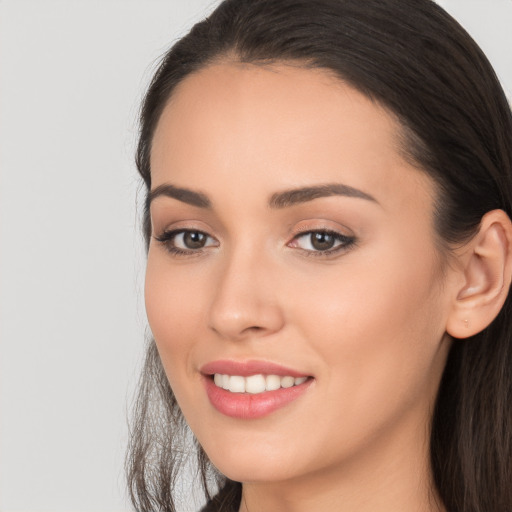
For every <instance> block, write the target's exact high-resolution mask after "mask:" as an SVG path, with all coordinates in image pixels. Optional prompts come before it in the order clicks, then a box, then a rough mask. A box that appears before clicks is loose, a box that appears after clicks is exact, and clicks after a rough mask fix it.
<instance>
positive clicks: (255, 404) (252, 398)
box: [201, 360, 314, 420]
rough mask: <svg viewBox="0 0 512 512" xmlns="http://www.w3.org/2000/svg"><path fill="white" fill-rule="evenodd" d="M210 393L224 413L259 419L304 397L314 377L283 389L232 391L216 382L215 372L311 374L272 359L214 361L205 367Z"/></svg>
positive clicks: (204, 374)
mask: <svg viewBox="0 0 512 512" xmlns="http://www.w3.org/2000/svg"><path fill="white" fill-rule="evenodd" d="M201 373H202V374H203V382H204V386H205V389H206V394H207V396H208V399H209V400H210V403H211V404H212V406H213V407H214V408H215V409H216V410H217V411H218V412H220V413H221V414H223V415H225V416H229V417H231V418H236V419H242V420H255V419H258V418H263V417H265V416H268V415H270V414H272V413H273V412H274V411H277V410H278V409H281V408H283V407H285V406H287V405H289V404H290V403H291V402H294V401H295V400H297V399H298V398H299V397H300V396H302V395H303V394H304V393H305V392H306V391H307V390H308V389H309V387H310V386H311V384H312V383H313V381H314V379H313V378H308V379H307V380H306V381H305V382H303V383H302V384H299V385H296V386H292V387H290V388H280V389H276V390H274V391H264V392H263V393H258V394H254V395H253V394H250V393H232V392H230V391H227V390H225V389H223V388H219V387H218V386H216V385H215V384H214V382H213V378H212V375H213V374H215V373H220V374H224V375H226V374H227V375H240V376H242V377H248V376H250V375H257V374H264V375H279V376H281V377H283V376H287V375H289V376H291V377H311V376H308V375H307V374H304V373H301V372H299V371H297V370H293V369H291V368H286V367H284V366H281V365H278V364H275V363H271V362H268V361H243V362H240V361H229V360H224V361H214V362H211V363H208V364H206V365H204V366H203V367H202V368H201Z"/></svg>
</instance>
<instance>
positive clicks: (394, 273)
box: [146, 62, 512, 512]
mask: <svg viewBox="0 0 512 512" xmlns="http://www.w3.org/2000/svg"><path fill="white" fill-rule="evenodd" d="M399 131H400V128H399V126H398V125H397V123H396V121H395V120H394V119H393V118H392V116H390V115H389V114H388V113H387V112H386V111H385V110H384V109H383V108H381V107H380V106H379V105H378V104H375V103H372V102H371V101H370V100H368V99H367V98H366V97H364V96H363V95H361V94H360V93H359V92H357V91H355V90H354V89H353V88H351V87H349V86H347V85H346V84H344V83H342V82H341V81H339V80H336V79H334V78H333V77H331V76H330V75H329V74H327V73H326V72H324V71H319V70H305V69H301V68H298V67H292V66H287V65H284V64H282V65H274V66H272V67H257V66H253V65H241V64H236V63H228V62H226V63H218V64H216V65H212V66H210V67H209V68H206V69H203V70H201V71H200V72H198V73H196V74H194V75H192V76H189V77H188V78H186V79H185V80H184V81H183V82H182V83H181V84H180V85H179V86H178V88H177V90H176V91H175V93H174V94H173V96H172V98H171V101H170V102H169V103H168V105H167V106H166V108H165V110H164V112H163V114H162V117H161V119H160V122H159V124H158V127H157V130H156V133H155V136H154V141H153V148H152V155H151V168H152V190H153V191H154V190H157V189H158V187H161V186H165V185H172V186H173V187H175V189H176V188H179V189H187V190H190V191H192V192H194V193H195V195H194V194H188V195H187V194H183V193H182V194H181V195H180V197H176V194H174V195H175V197H170V196H169V194H167V195H166V194H160V195H158V197H155V199H154V200H153V201H152V203H151V221H152V230H153V236H152V238H151V244H150V250H149V255H148V266H147V276H146V308H147V314H148V319H149V323H150V326H151V329H152V332H153V334H154V337H155V340H156V342H157V346H158V349H159V352H160V355H161V358H162V361H163V364H164V367H165V370H166V373H167V376H168V378H169V381H170V384H171V386H172V388H173V391H174V393H175V395H176V397H177V399H178V403H179V404H180V407H181V409H182V411H183V413H184V415H185V418H186V419H187V421H188V423H189V425H190V427H191V428H192V430H193V432H194V433H195V435H196V437H197V438H198V440H199V442H200V443H201V445H202V446H203V448H204V449H205V451H206V453H207V454H208V456H209V457H210V459H211V460H212V462H213V463H214V464H215V466H216V467H217V468H219V470H220V471H221V472H222V473H223V474H225V475H226V476H228V477H229V478H231V479H233V480H236V481H240V482H243V499H242V505H241V508H240V511H241V512H260V511H274V510H275V511H278V510H279V511H289V512H301V511H311V510H322V511H324V512H329V511H336V512H348V511H351V512H353V511H355V510H357V511H358V512H366V511H371V512H375V511H376V510H378V511H379V512H386V511H390V512H391V511H392V512H396V511H402V510H403V511H418V512H433V511H443V510H444V509H443V507H442V505H441V504H440V503H439V500H438V499H437V496H436V492H435V490H434V488H433V486H432V477H431V471H430V465H429V455H428V450H429V448H428V446H429V427H428V425H429V422H430V417H431V411H432V407H433V403H434V400H435V396H436V393H437V390H438V387H439V381H440V378H441V375H442V371H443V369H444V366H445V362H446V357H447V353H448V350H449V347H450V344H451V343H452V340H451V338H450V336H448V334H447V331H448V332H449V333H450V334H452V335H455V336H457V335H459V337H465V336H469V335H471V334H472V332H473V330H475V329H478V328H480V324H482V323H485V322H487V323H488V322H490V321H491V320H492V317H493V315H494V314H495V311H496V312H497V311H499V307H500V306H499V304H498V305H496V306H495V307H494V309H492V308H489V311H488V312H487V314H482V315H481V322H480V320H478V321H477V320H476V318H477V316H476V315H475V316H474V317H472V318H475V320H474V322H473V323H472V324H470V326H469V327H468V325H467V324H468V322H465V323H464V319H465V318H466V316H467V314H468V311H469V313H471V309H470V307H473V306H467V305H468V304H470V301H469V299H470V298H472V297H474V295H475V293H480V292H481V293H483V291H482V290H483V289H484V288H485V290H486V292H487V293H489V290H491V289H492V290H494V289H496V290H498V289H501V290H503V288H504V287H505V285H506V284H507V283H508V284H509V283H510V275H509V274H510V272H509V269H510V266H511V264H510V255H509V245H510V239H511V238H512V237H511V236H510V231H511V230H510V228H509V226H508V224H507V220H508V219H505V218H504V217H503V216H502V215H501V216H500V214H499V213H497V214H494V216H490V217H489V218H488V219H487V222H486V223H484V224H483V227H484V228H485V229H487V230H488V232H487V235H488V236H487V238H486V237H485V236H484V235H485V233H484V234H483V235H482V237H480V238H479V239H478V240H476V241H475V243H474V245H472V246H468V247H465V248H464V250H463V251H460V254H459V255H458V256H457V257H458V260H457V261H458V262H459V264H450V265H447V264H446V259H445V258H444V257H443V255H441V254H440V253H439V251H438V249H437V245H436V235H435V233H434V228H433V222H432V212H433V201H434V198H435V195H436V190H435V186H434V184H433V182H432V181H431V179H430V178H429V177H427V176H426V175H425V174H423V173H422V172H420V171H418V170H417V169H415V168H414V167H412V166H411V165H410V164H409V163H407V161H406V159H405V158H404V157H403V156H402V154H401V151H400V149H399V147H398V140H399ZM333 184H336V185H342V186H343V187H344V188H340V187H339V186H338V187H337V188H336V189H334V188H332V187H331V189H329V194H328V195H325V194H326V193H325V190H326V189H325V188H324V189H322V190H323V192H322V193H320V195H321V197H315V198H312V197H311V196H308V197H306V198H305V199H304V197H303V199H304V200H301V201H300V202H299V201H297V200H296V198H297V194H295V195H293V194H292V195H288V197H287V198H284V196H283V195H282V193H283V192H284V191H290V190H294V189H298V188H302V189H304V188H309V189H311V188H312V187H323V186H325V185H333ZM175 189H174V190H175ZM198 194H200V195H199V196H198ZM278 194H281V196H280V197H281V199H280V200H276V195H278ZM322 194H323V195H322ZM170 195H173V194H170ZM306 195H307V194H306ZM317 195H318V194H317ZM290 197H295V201H293V200H290ZM191 198H192V199H191ZM283 198H284V199H283ZM200 200H201V201H202V203H201V201H200ZM192 203H194V204H192ZM507 230H508V231H507ZM171 232H172V233H173V234H172V236H169V235H168V233H171ZM166 233H167V236H166ZM312 233H313V234H312ZM315 236H317V237H319V238H317V239H315ZM158 239H160V241H159V240H158ZM163 239H165V240H163ZM191 240H192V242H191ZM198 240H200V243H198V242H197V241H198ZM318 241H320V243H318ZM478 243H480V244H481V245H482V246H483V244H486V245H485V248H486V249H489V247H490V248H491V249H490V250H488V251H487V252H486V254H491V253H492V254H495V255H496V257H495V258H494V259H493V260H492V261H493V262H496V261H497V260H498V259H499V258H501V260H500V261H501V263H496V268H498V267H499V268H500V269H501V270H500V272H501V273H502V274H503V275H504V276H505V277H504V278H503V282H502V285H501V288H500V287H499V285H498V284H496V283H490V282H488V281H486V279H487V280H489V279H492V276H491V277H489V276H490V275H491V274H492V272H488V271H487V270H485V268H484V270H483V273H482V272H480V273H479V271H480V270H481V267H478V266H475V265H473V267H475V269H474V271H471V272H469V271H467V269H468V268H469V267H470V266H471V262H472V261H473V259H474V258H473V255H474V254H475V251H476V248H477V247H479V246H478ZM322 244H323V245H322ZM329 245H330V246H329ZM176 250H178V251H180V252H178V253H176ZM493 251H494V252H493ZM480 261H483V266H484V267H485V265H486V261H487V260H486V259H485V258H484V259H482V258H481V259H480ZM500 265H501V266H500ZM473 267H471V268H473ZM477 267H478V268H477ZM503 269H506V272H505V273H503V272H504V270H503ZM507 272H508V274H507ZM494 274H496V272H495V273H494ZM494 274H492V275H494ZM482 275H483V276H484V277H482ZM475 283H477V284H478V283H480V287H479V286H476V285H475ZM482 283H483V284H482ZM503 283H505V284H503ZM491 285H492V286H491ZM498 291H499V290H498ZM500 293H501V292H500ZM496 295H497V296H498V295H499V299H497V303H498V302H499V301H500V300H501V295H500V294H499V293H498V292H496ZM503 300H504V299H503ZM481 302H482V301H480V302H478V301H476V302H475V301H473V303H475V304H476V303H479V304H481ZM473 303H471V304H473ZM461 304H464V305H466V306H467V308H466V310H464V311H462V309H461ZM491 310H492V311H491ZM478 318H480V317H478ZM479 322H480V323H479ZM461 326H464V327H461ZM484 326H485V325H484ZM450 329H452V330H453V332H451V330H450ZM457 329H460V330H461V332H459V331H458V330H457ZM462 329H466V330H465V331H463V330H462ZM219 359H222V360H232V361H242V362H243V361H247V360H258V361H270V362H274V363H277V364H280V365H283V366H286V367H287V368H292V369H294V370H296V371H298V372H300V373H301V374H305V375H307V376H309V381H310V385H309V387H308V389H307V392H305V393H303V394H302V395H301V396H300V397H299V398H297V399H296V400H294V401H292V402H291V403H289V404H287V405H286V406H284V407H282V408H280V409H278V410H276V411H274V412H272V413H271V414H268V415H266V416H264V417H261V418H257V419H240V418H233V417H230V416H227V415H225V414H223V413H221V412H219V411H218V410H217V409H216V408H215V407H213V406H212V403H211V402H210V400H209V399H208V396H207V394H206V392H205V385H204V379H205V377H204V375H202V374H201V368H202V367H203V366H204V365H205V364H207V363H209V362H211V361H216V360H219ZM309 381H308V382H309Z"/></svg>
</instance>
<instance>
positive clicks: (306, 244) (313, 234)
mask: <svg viewBox="0 0 512 512" xmlns="http://www.w3.org/2000/svg"><path fill="white" fill-rule="evenodd" d="M354 243H355V237H353V236H346V235H342V234H341V233H337V232H335V231H308V232H307V233H302V234H300V235H297V236H296V237H295V238H294V240H293V241H292V242H291V244H290V246H291V247H297V248H299V249H303V250H304V251H306V252H308V253H310V254H311V255H314V254H317V255H320V256H321V255H329V254H334V253H336V252H338V251H342V250H343V249H348V248H349V247H350V246H352V245H353V244H354Z"/></svg>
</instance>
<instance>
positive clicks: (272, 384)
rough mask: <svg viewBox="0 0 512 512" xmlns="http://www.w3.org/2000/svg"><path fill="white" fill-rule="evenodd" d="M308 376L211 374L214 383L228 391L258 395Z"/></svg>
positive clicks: (298, 383) (298, 381)
mask: <svg viewBox="0 0 512 512" xmlns="http://www.w3.org/2000/svg"><path fill="white" fill-rule="evenodd" d="M308 378H309V377H292V376H291V375H285V376H280V375H262V374H256V375H250V376H249V377H243V376H242V375H227V374H222V373H215V374H214V375H213V382H214V384H215V385H216V386H217V387H219V388H222V389H225V390H226V391H229V392H230V393H250V394H251V395H259V394H260V393H265V392H266V391H277V390H278V389H288V388H291V387H293V386H300V385H301V384H303V383H304V382H306V380H307V379H308Z"/></svg>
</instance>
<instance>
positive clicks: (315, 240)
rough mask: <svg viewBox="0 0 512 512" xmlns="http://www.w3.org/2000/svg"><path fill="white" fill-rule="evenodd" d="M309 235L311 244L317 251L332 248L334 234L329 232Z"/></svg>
mask: <svg viewBox="0 0 512 512" xmlns="http://www.w3.org/2000/svg"><path fill="white" fill-rule="evenodd" d="M309 236H310V237H311V239H310V242H311V246H312V247H313V248H314V249H316V250H317V251H328V250H329V249H332V248H333V247H334V242H335V241H336V240H335V238H334V236H332V235H331V234H329V233H322V232H320V233H311V234H310V235H309Z"/></svg>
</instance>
